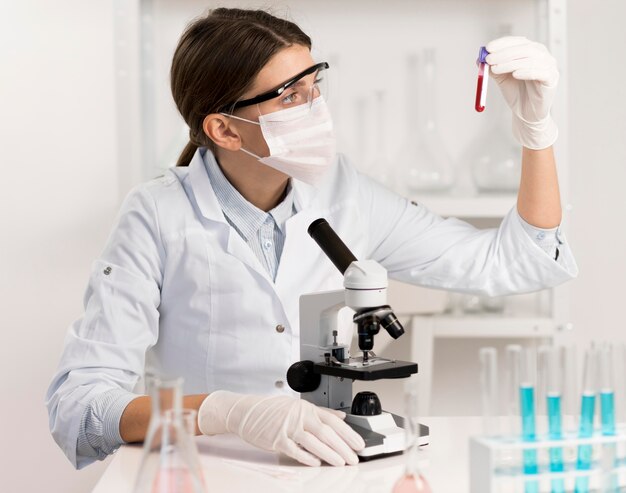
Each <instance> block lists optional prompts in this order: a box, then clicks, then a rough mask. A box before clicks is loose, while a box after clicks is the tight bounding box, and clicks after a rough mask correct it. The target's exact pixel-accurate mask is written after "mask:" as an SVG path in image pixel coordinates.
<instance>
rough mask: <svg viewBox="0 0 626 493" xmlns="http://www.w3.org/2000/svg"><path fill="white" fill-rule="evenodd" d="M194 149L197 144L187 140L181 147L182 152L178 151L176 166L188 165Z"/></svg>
mask: <svg viewBox="0 0 626 493" xmlns="http://www.w3.org/2000/svg"><path fill="white" fill-rule="evenodd" d="M196 150H198V146H197V145H196V144H194V143H193V142H191V141H189V142H188V143H187V145H186V146H185V148H184V149H183V152H181V153H180V156H179V157H178V161H176V166H189V163H191V159H192V158H193V155H194V154H195V153H196Z"/></svg>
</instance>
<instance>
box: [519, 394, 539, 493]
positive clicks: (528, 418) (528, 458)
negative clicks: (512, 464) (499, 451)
mask: <svg viewBox="0 0 626 493" xmlns="http://www.w3.org/2000/svg"><path fill="white" fill-rule="evenodd" d="M519 395H520V410H521V414H522V438H523V439H524V441H525V442H534V441H536V440H537V433H536V430H535V389H534V387H532V386H531V385H522V386H520V389H519ZM523 456H524V474H537V451H536V450H524V453H523ZM524 491H525V493H538V492H539V482H538V481H536V480H533V481H526V482H525V484H524Z"/></svg>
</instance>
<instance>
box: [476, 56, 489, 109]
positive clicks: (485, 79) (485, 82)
mask: <svg viewBox="0 0 626 493" xmlns="http://www.w3.org/2000/svg"><path fill="white" fill-rule="evenodd" d="M487 55H489V52H488V51H487V48H485V47H484V46H481V47H480V49H479V50H478V59H477V60H476V65H478V80H477V83H476V99H475V100H474V109H475V110H476V111H478V112H479V113H482V112H483V111H485V106H486V104H487V87H488V86H489V64H487V62H486V60H485V59H486V58H487Z"/></svg>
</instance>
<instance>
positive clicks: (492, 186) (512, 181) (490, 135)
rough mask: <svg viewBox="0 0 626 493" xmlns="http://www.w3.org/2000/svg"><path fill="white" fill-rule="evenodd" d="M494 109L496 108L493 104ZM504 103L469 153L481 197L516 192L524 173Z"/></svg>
mask: <svg viewBox="0 0 626 493" xmlns="http://www.w3.org/2000/svg"><path fill="white" fill-rule="evenodd" d="M494 106H496V105H495V104H494ZM504 106H505V105H504V104H503V103H502V102H499V104H498V105H497V109H496V108H494V109H496V111H497V117H496V118H495V120H494V122H493V124H492V125H490V126H488V127H487V129H486V130H485V132H483V134H482V135H480V136H479V137H478V138H477V139H476V140H475V141H474V143H473V144H472V148H471V149H470V150H469V152H468V154H469V160H470V166H471V170H472V179H473V181H474V185H475V186H476V189H477V190H478V191H479V192H481V193H490V192H515V191H517V189H518V188H519V182H520V177H521V172H522V150H521V148H520V145H519V144H518V143H517V142H516V141H515V139H514V138H513V135H512V133H511V121H510V112H509V111H508V108H505V107H504Z"/></svg>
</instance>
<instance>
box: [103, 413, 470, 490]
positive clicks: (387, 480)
mask: <svg viewBox="0 0 626 493" xmlns="http://www.w3.org/2000/svg"><path fill="white" fill-rule="evenodd" d="M421 421H422V423H424V424H427V425H429V426H430V434H431V439H430V444H429V445H428V446H426V447H424V449H423V450H424V451H425V452H424V453H423V454H422V459H423V461H421V462H423V464H422V470H423V474H424V475H425V476H426V478H427V479H428V482H429V483H430V485H431V487H432V490H433V492H434V493H469V470H468V463H469V460H468V448H469V446H468V437H469V436H471V435H473V434H476V433H479V432H480V428H481V419H480V418H476V417H468V418H424V419H422V420H421ZM196 440H197V443H198V450H199V452H200V461H201V464H202V468H203V473H204V478H205V480H206V482H207V490H208V491H209V492H210V493H221V492H224V493H244V492H245V493H250V492H251V491H258V492H272V493H287V492H288V493H296V492H297V493H305V492H306V493H308V492H323V493H330V492H332V493H387V492H391V489H392V487H393V485H394V483H395V482H396V480H397V479H398V478H399V477H400V475H401V474H402V473H403V472H404V459H403V457H402V456H397V457H389V458H386V459H379V460H373V461H371V462H364V463H361V464H359V465H357V466H346V467H332V466H328V465H324V466H322V467H307V466H301V465H299V464H298V463H297V462H295V461H292V460H291V459H289V458H287V457H284V456H279V455H277V454H274V453H269V452H265V451H263V450H259V449H256V448H253V447H251V446H250V445H248V444H247V443H245V442H243V441H242V440H241V439H239V437H236V436H234V435H222V436H215V437H205V436H204V437H197V438H196ZM140 460H141V447H140V446H124V447H121V448H120V450H118V452H117V453H116V454H115V456H114V457H113V459H112V461H111V464H110V465H109V467H108V468H107V470H106V471H105V473H104V475H103V476H102V478H101V479H100V481H99V482H98V484H97V485H96V487H95V489H94V490H93V493H132V489H133V483H134V480H135V474H136V473H137V469H138V467H139V461H140Z"/></svg>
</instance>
